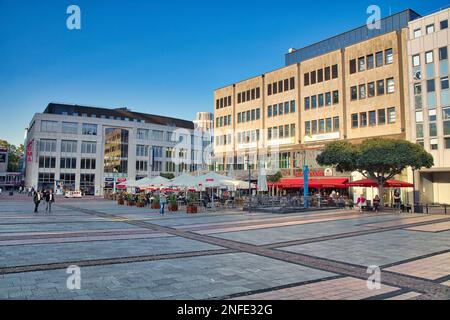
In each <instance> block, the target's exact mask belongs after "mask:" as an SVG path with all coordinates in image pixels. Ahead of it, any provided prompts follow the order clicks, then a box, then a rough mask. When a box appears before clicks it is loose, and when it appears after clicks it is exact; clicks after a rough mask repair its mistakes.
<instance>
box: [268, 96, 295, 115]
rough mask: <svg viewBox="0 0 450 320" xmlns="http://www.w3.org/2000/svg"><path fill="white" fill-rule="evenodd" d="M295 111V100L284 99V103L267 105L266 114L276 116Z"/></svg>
mask: <svg viewBox="0 0 450 320" xmlns="http://www.w3.org/2000/svg"><path fill="white" fill-rule="evenodd" d="M289 113H295V100H292V101H290V102H289V101H286V102H284V103H279V104H274V105H272V106H268V107H267V116H268V117H269V118H270V117H276V116H282V115H283V114H289Z"/></svg>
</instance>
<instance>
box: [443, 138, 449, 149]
mask: <svg viewBox="0 0 450 320" xmlns="http://www.w3.org/2000/svg"><path fill="white" fill-rule="evenodd" d="M444 143H445V149H450V138H444Z"/></svg>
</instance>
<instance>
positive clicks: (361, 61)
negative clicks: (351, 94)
mask: <svg viewBox="0 0 450 320" xmlns="http://www.w3.org/2000/svg"><path fill="white" fill-rule="evenodd" d="M365 70H366V58H364V57H361V58H359V59H358V71H359V72H362V71H365Z"/></svg>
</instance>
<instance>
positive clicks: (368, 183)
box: [347, 179, 414, 188]
mask: <svg viewBox="0 0 450 320" xmlns="http://www.w3.org/2000/svg"><path fill="white" fill-rule="evenodd" d="M347 187H365V188H368V187H374V188H377V187H378V184H377V183H376V182H375V181H373V180H371V179H364V180H358V181H352V182H350V183H347ZM384 187H385V188H413V187H414V185H413V184H412V183H408V182H405V181H399V180H388V181H386V182H385V184H384Z"/></svg>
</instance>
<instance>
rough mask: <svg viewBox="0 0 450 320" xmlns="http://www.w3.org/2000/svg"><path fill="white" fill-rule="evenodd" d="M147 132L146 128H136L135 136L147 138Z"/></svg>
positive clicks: (142, 138)
mask: <svg viewBox="0 0 450 320" xmlns="http://www.w3.org/2000/svg"><path fill="white" fill-rule="evenodd" d="M148 133H149V131H148V130H147V129H137V133H136V138H137V139H141V140H148Z"/></svg>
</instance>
